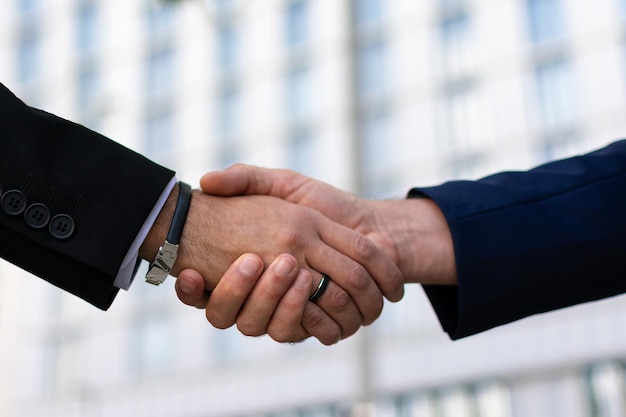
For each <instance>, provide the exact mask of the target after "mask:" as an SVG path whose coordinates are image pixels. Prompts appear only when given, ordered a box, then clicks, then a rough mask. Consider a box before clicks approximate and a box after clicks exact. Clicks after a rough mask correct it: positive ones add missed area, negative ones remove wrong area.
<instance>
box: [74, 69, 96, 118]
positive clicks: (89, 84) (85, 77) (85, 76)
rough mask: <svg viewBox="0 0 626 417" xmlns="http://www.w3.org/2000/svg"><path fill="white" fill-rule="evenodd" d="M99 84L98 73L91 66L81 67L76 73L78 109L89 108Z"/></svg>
mask: <svg viewBox="0 0 626 417" xmlns="http://www.w3.org/2000/svg"><path fill="white" fill-rule="evenodd" d="M99 86H100V74H99V72H98V71H97V70H95V69H93V68H81V69H80V71H79V74H78V97H77V104H78V109H79V110H86V109H89V108H90V107H91V106H92V105H93V103H94V99H95V98H96V96H97V94H98V90H99Z"/></svg>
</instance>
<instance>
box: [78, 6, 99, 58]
mask: <svg viewBox="0 0 626 417" xmlns="http://www.w3.org/2000/svg"><path fill="white" fill-rule="evenodd" d="M98 30H99V15H98V8H97V7H96V6H95V4H92V3H89V4H86V5H83V6H80V7H79V9H78V16H77V18H76V32H77V33H76V37H77V44H78V49H79V50H81V51H85V50H89V49H92V48H93V47H94V46H95V45H96V44H97V42H98Z"/></svg>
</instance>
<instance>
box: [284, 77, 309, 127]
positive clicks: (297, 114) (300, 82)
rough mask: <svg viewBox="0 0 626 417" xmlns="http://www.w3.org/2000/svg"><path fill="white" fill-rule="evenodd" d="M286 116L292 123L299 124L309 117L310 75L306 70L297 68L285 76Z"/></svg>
mask: <svg viewBox="0 0 626 417" xmlns="http://www.w3.org/2000/svg"><path fill="white" fill-rule="evenodd" d="M287 114H288V115H289V118H290V120H291V121H292V122H298V121H300V122H301V121H303V120H304V119H307V118H308V117H310V115H311V75H310V71H309V69H308V68H298V69H295V70H292V71H290V72H289V74H288V75H287Z"/></svg>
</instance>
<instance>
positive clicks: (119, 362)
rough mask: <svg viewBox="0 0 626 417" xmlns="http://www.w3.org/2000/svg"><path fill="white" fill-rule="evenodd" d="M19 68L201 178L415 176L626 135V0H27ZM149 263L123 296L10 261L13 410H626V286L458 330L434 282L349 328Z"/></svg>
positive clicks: (8, 17) (5, 353)
mask: <svg viewBox="0 0 626 417" xmlns="http://www.w3.org/2000/svg"><path fill="white" fill-rule="evenodd" d="M0 80H1V82H2V83H4V84H5V85H7V86H8V87H9V88H10V89H12V90H13V91H14V92H16V94H17V95H18V96H19V97H21V98H22V99H24V100H25V101H27V102H28V103H29V104H31V105H33V106H37V107H41V108H43V109H45V110H47V111H50V112H52V113H55V114H57V115H60V116H63V117H66V118H68V119H70V120H74V121H77V122H80V123H83V124H86V125H87V126H89V127H92V128H93V129H96V130H98V131H100V132H102V133H104V134H106V135H108V136H109V137H111V138H113V139H115V140H117V141H119V142H121V143H123V144H125V145H126V146H129V147H131V148H133V149H135V150H137V151H139V152H141V153H144V154H147V155H149V156H150V157H151V158H153V159H155V160H157V161H159V162H160V163H162V164H164V165H166V166H168V167H171V168H173V169H176V170H177V172H178V176H179V178H182V179H185V180H187V181H190V182H192V183H194V181H195V179H196V178H199V176H200V175H201V174H202V173H204V172H206V171H208V170H212V169H219V168H223V167H225V166H228V165H230V164H231V163H233V162H236V161H242V162H247V163H253V164H258V165H265V166H273V167H290V168H294V169H296V170H299V171H302V172H304V173H306V174H308V175H311V176H313V177H316V178H319V179H322V180H324V181H327V182H330V183H332V184H334V185H336V186H339V187H341V188H344V189H348V190H351V191H353V192H356V193H358V194H360V195H364V196H370V197H399V198H401V197H403V196H404V194H405V193H406V191H407V190H408V189H409V188H410V187H411V186H415V185H431V184H436V183H439V182H442V181H445V180H447V179H453V178H455V179H456V178H478V177H480V176H482V175H485V174H488V173H491V172H495V171H497V170H503V169H526V168H529V167H531V166H533V165H536V164H538V163H541V162H544V161H547V160H549V159H552V158H558V157H563V156H567V155H571V154H574V153H580V152H586V151H589V150H592V149H595V148H598V147H601V146H603V145H605V144H607V143H609V142H610V141H612V140H614V139H618V138H620V137H623V136H625V135H626V117H625V114H626V83H625V81H626V1H621V0H595V1H588V0H427V1H414V0H351V1H337V0H315V1H313V0H254V1H253V0H206V1H200V0H186V1H182V2H181V3H180V4H172V3H171V2H167V3H165V2H161V3H158V2H152V1H148V0H145V1H144V0H134V1H131V0H126V1H105V0H55V1H52V0H5V1H3V2H1V3H0ZM589 278H590V283H589V285H593V277H589ZM138 281H139V282H136V283H135V284H134V285H133V287H132V288H131V290H130V291H129V292H128V293H123V294H120V296H119V297H118V299H117V300H116V302H115V303H114V305H113V307H112V308H111V309H110V311H108V312H106V313H103V312H100V311H97V310H96V309H95V308H93V307H91V306H89V305H87V304H86V303H83V302H81V301H78V300H76V299H74V298H72V297H71V296H67V295H65V294H62V293H61V291H60V290H57V289H55V288H53V287H51V286H50V285H48V284H46V283H45V282H43V281H41V280H39V279H37V278H34V277H32V276H29V275H28V274H26V273H24V272H22V271H20V270H18V269H17V268H15V267H13V266H11V265H9V264H6V263H2V264H0V352H1V355H0V369H1V372H0V415H2V416H7V417H9V416H10V417H35V416H37V417H39V416H41V417H43V416H45V417H57V416H58V417H74V416H76V417H85V416H94V417H96V416H115V417H125V416H128V417H131V416H132V417H142V416H150V417H161V416H163V417H166V416H167V417H331V416H333V417H335V416H336V417H339V416H341V417H347V416H351V417H361V416H368V417H369V416H375V417H526V416H532V417H544V416H545V417H554V416H568V417H624V416H626V386H625V377H626V373H625V368H624V363H626V331H624V329H626V299H625V298H624V297H617V298H614V299H611V300H605V301H601V302H597V303H592V304H588V305H584V306H578V307H574V308H570V309H567V310H564V311H559V312H555V313H550V314H545V315H542V316H541V317H536V318H529V319H526V320H522V321H520V322H518V323H514V324H511V325H507V326H503V327H501V328H498V329H495V330H493V331H490V332H487V333H484V334H481V335H477V336H474V337H470V338H467V339H465V340H461V341H457V342H451V341H450V340H449V339H448V338H447V336H446V335H445V334H444V333H443V332H442V331H441V329H440V327H439V324H438V322H437V319H436V317H435V316H434V314H433V313H432V311H431V308H430V305H429V304H428V302H427V301H426V299H425V297H424V296H423V293H422V292H421V289H420V288H419V287H418V286H414V287H411V288H408V291H407V295H406V297H405V299H404V300H403V301H402V302H400V303H398V304H393V305H390V304H388V305H386V306H385V311H384V313H383V316H382V317H381V318H380V320H379V321H377V322H376V323H375V324H374V325H372V326H370V327H369V328H368V329H366V330H365V331H362V332H360V333H359V334H358V335H356V336H354V337H352V338H351V339H349V340H346V341H343V342H341V343H339V344H338V345H336V346H334V347H330V348H329V347H323V346H321V345H320V344H319V343H317V342H315V341H307V342H305V343H302V344H298V345H293V346H292V345H279V344H276V343H274V342H272V341H271V340H270V339H269V338H246V337H244V336H241V335H239V334H238V333H237V331H236V330H235V329H229V330H227V331H219V330H215V329H213V328H211V327H210V325H209V324H208V323H207V322H206V321H205V319H204V315H203V313H202V311H197V310H194V309H191V308H189V307H185V306H182V305H181V304H180V303H179V302H178V300H177V299H176V297H175V294H174V291H173V280H169V281H168V283H167V284H168V285H165V286H161V287H158V288H155V287H152V286H148V285H145V284H144V283H143V282H141V280H138ZM168 287H169V288H168Z"/></svg>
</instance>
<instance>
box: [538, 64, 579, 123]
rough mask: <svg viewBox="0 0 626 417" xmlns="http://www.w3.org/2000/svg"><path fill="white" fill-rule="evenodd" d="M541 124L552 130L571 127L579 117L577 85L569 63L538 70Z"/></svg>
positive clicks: (541, 66)
mask: <svg viewBox="0 0 626 417" xmlns="http://www.w3.org/2000/svg"><path fill="white" fill-rule="evenodd" d="M536 83H537V96H538V101H539V111H540V118H541V123H542V126H543V128H544V129H548V130H552V129H559V128H563V127H564V126H568V125H571V124H572V123H573V122H574V121H575V119H576V116H577V113H578V111H577V107H578V106H577V103H578V100H577V94H576V83H575V81H574V76H573V74H572V68H571V66H570V64H569V62H568V61H565V60H561V61H555V62H550V63H547V64H543V65H540V66H539V67H537V69H536Z"/></svg>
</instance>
